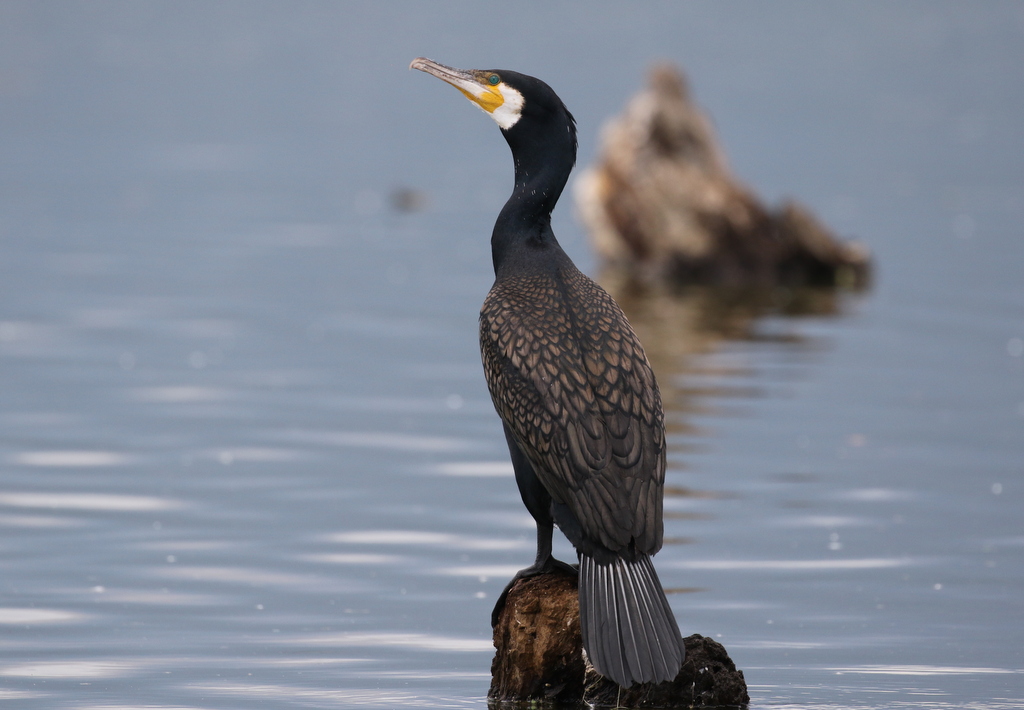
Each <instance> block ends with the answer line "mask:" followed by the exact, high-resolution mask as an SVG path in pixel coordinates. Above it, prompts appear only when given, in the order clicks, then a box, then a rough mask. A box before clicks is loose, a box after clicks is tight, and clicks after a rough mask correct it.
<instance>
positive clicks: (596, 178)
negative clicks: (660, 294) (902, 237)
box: [575, 64, 871, 288]
mask: <svg viewBox="0 0 1024 710" xmlns="http://www.w3.org/2000/svg"><path fill="white" fill-rule="evenodd" d="M575 193H576V194H575V197H576V204H577V208H578V210H579V213H580V216H581V218H582V220H583V222H584V224H585V226H586V227H587V229H588V231H589V233H590V236H591V239H592V242H593V244H594V246H595V249H596V250H597V253H598V254H599V256H600V258H601V259H602V260H603V261H604V262H605V263H604V266H605V267H606V269H607V268H609V267H610V268H612V269H614V270H618V271H624V272H625V273H626V275H627V276H628V279H629V280H632V281H636V282H639V283H647V284H650V283H652V282H653V283H658V282H673V283H678V284H684V285H685V284H709V285H723V286H774V285H786V286H842V287H852V288H856V287H860V286H863V285H865V284H866V283H867V282H868V277H869V274H870V269H871V262H870V256H869V254H868V252H867V250H866V248H864V247H863V246H861V245H858V244H855V243H849V242H842V241H840V240H838V239H837V238H836V237H834V236H833V235H832V234H831V233H830V231H829V230H828V228H827V227H825V226H824V225H823V224H821V223H820V222H819V221H818V220H817V219H816V218H815V216H814V215H813V214H811V213H810V212H809V211H808V210H807V209H806V208H805V207H802V206H801V205H799V204H797V203H795V202H788V203H785V204H783V205H782V206H781V207H778V208H775V209H772V208H768V207H765V206H764V205H762V204H761V202H760V201H759V200H758V199H757V198H756V197H755V196H754V195H753V194H752V193H751V192H750V191H749V190H748V189H747V188H746V187H744V186H743V185H742V184H740V183H739V182H738V181H737V180H736V179H735V178H734V177H733V176H732V175H731V174H730V173H729V169H728V167H727V165H726V161H725V157H724V155H723V153H722V151H721V149H720V148H719V147H718V145H717V143H716V140H715V135H714V131H713V129H712V127H711V122H710V121H709V120H708V118H707V117H706V116H705V115H704V114H703V113H702V112H701V111H700V109H699V108H698V107H697V106H695V105H694V104H693V103H692V102H691V100H690V97H689V92H688V90H687V86H686V80H685V78H684V76H683V75H682V73H681V72H680V71H679V70H678V69H676V68H675V67H674V66H672V65H670V64H661V65H657V66H655V67H654V68H653V69H652V70H651V73H650V78H649V84H648V86H647V87H646V88H645V89H643V90H642V91H641V92H640V93H639V94H637V95H636V96H635V97H634V98H633V100H632V101H630V103H629V105H628V106H627V107H626V110H625V111H624V112H623V114H622V115H621V116H620V117H618V118H616V119H614V120H612V121H611V122H610V123H609V124H608V125H607V126H606V127H605V129H604V131H603V137H602V147H601V154H600V157H599V159H598V161H597V164H596V165H594V166H592V167H590V168H588V169H587V170H586V171H584V172H583V173H582V174H581V176H580V178H579V179H578V180H577V183H576V188H575Z"/></svg>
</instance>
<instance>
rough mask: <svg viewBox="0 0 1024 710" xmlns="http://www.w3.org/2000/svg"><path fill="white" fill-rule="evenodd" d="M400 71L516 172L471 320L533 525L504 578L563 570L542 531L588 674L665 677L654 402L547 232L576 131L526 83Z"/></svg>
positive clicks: (668, 642) (675, 665)
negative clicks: (564, 554) (471, 123)
mask: <svg viewBox="0 0 1024 710" xmlns="http://www.w3.org/2000/svg"><path fill="white" fill-rule="evenodd" d="M409 67H410V68H411V69H419V70H421V71H424V72H427V73H428V74H432V75H434V76H436V77H438V78H439V79H442V80H444V81H446V82H448V83H449V84H451V85H452V86H454V87H455V88H457V89H458V90H459V91H461V92H462V93H463V94H465V95H466V97H467V98H468V99H469V100H470V101H472V102H473V103H475V104H477V105H478V106H479V107H480V108H482V109H483V110H484V111H485V112H487V113H488V114H490V116H491V118H493V119H494V120H495V121H496V122H497V124H498V126H499V127H500V128H501V132H502V135H504V136H505V140H506V141H508V144H509V147H510V148H511V149H512V157H513V159H514V162H515V188H514V189H513V191H512V196H511V197H510V198H509V199H508V202H506V203H505V206H504V207H503V208H502V210H501V213H500V214H499V215H498V220H497V222H496V223H495V225H494V231H493V233H492V235H491V256H492V259H493V262H494V274H495V280H494V286H493V287H492V288H491V291H490V293H489V294H488V295H487V298H486V300H485V301H484V304H483V308H482V309H481V311H480V350H481V354H482V357H483V364H484V373H485V374H486V377H487V386H488V389H489V390H490V393H491V399H492V401H493V402H494V407H495V409H496V410H497V411H498V414H499V416H500V417H501V420H502V422H503V424H504V429H505V438H506V440H507V441H508V447H509V452H510V453H511V457H512V464H513V466H514V468H515V475H516V483H517V484H518V486H519V491H520V493H521V495H522V498H523V502H524V503H525V504H526V507H527V509H529V511H530V513H531V514H532V515H533V517H534V519H535V520H536V521H537V559H536V561H535V562H534V564H533V565H531V566H530V567H527V568H526V569H524V570H521V571H520V572H519V573H518V574H517V575H516V579H519V578H521V577H526V576H530V575H536V574H541V573H543V572H547V571H551V570H554V569H556V568H563V569H569V570H570V571H571V572H572V573H573V574H576V573H577V570H576V569H575V568H574V567H570V566H569V565H567V564H566V563H564V562H560V561H558V560H556V559H555V558H554V557H553V556H552V554H551V535H552V529H553V524H557V525H558V527H559V529H560V530H562V532H563V533H564V534H565V536H566V537H567V538H568V539H569V541H570V542H571V543H572V544H573V546H574V547H575V548H576V551H577V553H578V555H579V570H578V574H579V599H580V625H581V630H582V633H583V647H584V649H586V652H587V656H588V658H589V659H590V662H591V664H592V665H593V666H594V668H595V669H596V670H597V671H598V673H600V674H601V675H604V676H606V677H608V678H611V679H612V680H614V681H615V682H616V683H618V684H619V685H621V686H625V687H628V686H630V685H632V684H633V683H645V682H652V681H654V682H660V681H666V680H672V679H674V678H675V677H676V675H677V673H678V672H679V669H680V666H681V665H682V662H683V656H684V653H685V651H684V646H683V642H682V638H681V636H680V634H679V627H678V626H677V625H676V621H675V617H673V615H672V609H671V608H670V607H669V604H668V600H667V599H666V598H665V592H664V590H663V589H662V587H661V582H660V581H659V580H658V575H657V573H656V572H655V571H654V566H653V565H652V563H651V555H653V554H654V553H656V552H657V551H658V550H659V549H661V544H662V498H663V488H664V482H665V427H664V413H663V411H662V406H661V395H660V393H659V391H658V385H657V383H656V382H655V380H654V373H653V372H652V371H651V366H650V364H649V363H648V361H647V357H646V356H645V355H644V351H643V348H642V347H641V345H640V341H639V340H638V339H637V336H636V334H635V333H634V332H633V329H632V328H631V327H630V325H629V323H628V322H627V320H626V317H625V315H624V314H623V313H622V310H621V309H620V308H619V306H618V304H616V303H615V301H614V300H613V299H612V297H611V296H609V295H608V293H607V292H606V291H605V290H604V289H602V288H601V287H600V286H598V285H597V284H596V283H594V282H593V281H592V280H590V279H589V278H587V277H586V276H585V275H583V274H582V273H581V272H580V271H579V270H578V269H577V268H576V266H575V265H574V264H573V262H572V261H571V260H570V259H569V257H568V256H567V255H566V253H565V252H564V251H562V248H561V247H560V246H559V245H558V242H557V241H556V240H555V235H554V233H553V232H552V231H551V211H552V210H553V209H554V207H555V203H556V202H557V201H558V197H559V195H560V194H561V193H562V189H563V188H564V187H565V183H566V181H567V180H568V178H569V173H570V172H571V171H572V168H573V165H574V164H575V162H576V122H575V120H574V119H573V117H572V114H570V113H569V111H568V109H566V107H565V104H563V103H562V100H561V99H560V98H559V97H558V96H557V95H556V94H555V92H554V91H552V89H551V88H550V87H549V86H548V85H547V84H545V83H544V82H542V81H540V80H539V79H535V78H534V77H531V76H526V75H524V74H520V73H517V72H513V71H505V70H500V71H497V70H495V71H490V70H488V71H481V70H461V69H453V68H452V67H447V66H444V65H443V64H438V63H437V62H433V61H431V60H429V59H425V58H422V57H420V58H418V59H415V60H413V62H412V63H411V64H410V65H409ZM514 581H515V580H513V582H514ZM510 587H511V583H510V584H509V587H506V590H505V593H506V594H507V592H508V589H509V588H510ZM504 596H505V595H504V594H503V595H502V599H499V600H498V605H497V606H496V607H495V611H494V615H493V616H492V625H493V624H495V623H496V622H497V614H498V613H499V612H500V611H501V607H502V606H503V603H504Z"/></svg>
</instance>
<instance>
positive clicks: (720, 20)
mask: <svg viewBox="0 0 1024 710" xmlns="http://www.w3.org/2000/svg"><path fill="white" fill-rule="evenodd" d="M0 13H2V17H3V21H2V22H0V33H2V41H0V111H2V112H3V117H2V124H0V125H2V126H3V129H2V133H0V140H2V141H3V150H2V151H0V176H2V180H3V191H2V193H0V195H2V196H0V205H2V210H0V239H2V245H3V246H2V250H3V251H2V254H3V259H2V261H0V270H2V271H0V391H2V397H0V466H2V468H0V528H2V537H0V555H2V556H0V699H3V701H4V703H5V707H11V708H60V707H74V708H129V707H132V708H134V707H140V706H146V707H157V708H251V707H267V708H278V707H281V708H285V707H352V706H368V707H404V706H418V707H482V706H483V705H484V704H485V701H484V699H483V698H484V696H485V694H486V689H487V685H488V681H489V675H488V670H489V662H490V656H491V649H490V640H489V629H488V623H487V620H488V615H489V612H490V608H491V606H492V605H493V603H494V600H495V598H496V595H497V594H498V593H499V592H500V590H501V589H502V587H503V586H504V584H505V582H506V581H507V579H508V578H509V577H510V576H511V575H512V574H513V573H514V572H515V570H517V569H519V568H520V567H522V566H525V565H526V564H527V563H528V562H529V561H530V560H531V559H532V547H533V530H532V526H531V522H530V520H529V518H528V516H527V514H526V512H525V510H524V509H523V507H522V504H521V503H520V502H519V500H518V496H517V493H516V491H515V485H514V481H513V479H512V477H511V470H510V467H509V465H508V463H507V453H506V451H505V446H504V441H503V439H502V436H501V433H500V428H499V425H498V420H497V418H496V416H495V415H494V414H493V412H492V409H491V405H490V402H489V400H488V397H487V393H486V390H485V388H484V385H483V380H482V376H481V372H480V366H479V359H478V354H477V350H476V347H477V346H476V331H475V329H476V312H477V309H478V307H479V303H480V302H481V300H482V298H483V295H484V294H485V293H486V291H487V288H488V287H489V284H490V276H489V273H490V272H489V269H490V265H489V253H488V248H487V244H486V237H487V235H488V234H489V232H490V226H491V223H492V222H493V218H494V215H495V214H496V212H497V210H498V209H499V208H500V205H501V203H502V201H503V199H504V196H505V193H506V192H507V190H508V188H509V185H510V181H511V165H510V161H509V159H508V155H507V149H506V147H505V145H504V143H503V142H502V141H501V139H500V137H499V136H498V133H497V129H496V128H495V127H494V126H493V125H491V122H489V121H487V120H486V119H485V118H484V117H483V116H481V115H479V114H478V113H477V112H476V111H475V110H474V109H472V107H471V106H469V105H468V104H467V103H466V102H465V101H463V100H462V99H461V98H460V97H459V96H458V95H457V93H455V92H453V91H451V90H450V89H449V88H448V87H446V86H444V85H443V84H441V83H440V82H436V81H432V80H430V79H429V78H428V77H425V76H422V75H419V74H415V75H414V74H410V73H408V72H406V71H405V66H406V65H407V63H408V61H409V59H411V58H412V57H414V56H418V55H421V54H425V55H427V56H431V57H434V58H436V59H438V60H441V61H444V62H446V63H451V64H454V65H466V66H476V65H487V66H498V67H502V66H507V67H512V68H516V69H521V70H523V71H527V72H534V73H538V74H541V75H543V76H544V78H546V79H547V80H548V81H549V82H550V83H552V84H553V85H554V86H555V87H556V89H557V90H559V92H560V93H561V94H562V96H563V98H564V99H565V100H566V101H567V103H568V104H569V106H570V108H571V109H572V110H573V111H574V113H575V114H576V116H577V118H578V119H579V120H580V128H581V149H582V152H581V163H584V164H586V163H587V162H589V161H590V160H591V159H592V156H593V153H594V150H595V146H596V141H597V135H598V130H599V127H600V123H601V121H602V120H604V118H606V117H607V116H609V115H611V114H612V113H614V112H616V111H617V110H618V109H619V108H620V107H621V105H622V103H623V101H624V100H625V99H626V98H627V97H628V96H629V95H630V94H631V93H632V92H633V91H634V90H635V88H636V87H637V85H638V83H639V81H640V80H641V77H642V74H643V71H644V69H645V67H646V65H647V64H648V63H649V62H650V61H652V60H653V59H657V58H662V57H669V58H672V59H674V60H676V61H678V62H680V63H681V64H682V65H683V66H684V67H686V69H687V70H688V71H689V72H690V75H691V79H692V82H693V85H694V91H695V92H696V94H697V96H698V98H699V99H700V101H701V103H702V104H703V105H705V106H707V107H709V109H710V110H711V111H712V113H713V115H714V118H715V121H716V123H717V125H718V128H719V130H720V133H721V136H722V139H723V142H724V143H725V147H726V149H727V151H728V152H729V154H730V157H731V159H732V162H733V165H734V168H735V169H736V171H737V173H738V174H740V175H741V176H743V177H744V178H745V179H746V180H748V181H749V182H750V184H751V185H752V186H753V187H754V188H755V189H756V190H757V191H758V192H760V193H761V194H762V195H765V196H767V197H768V198H769V199H776V198H779V197H781V196H784V195H789V194H792V195H796V196H798V197H799V198H800V199H801V200H803V201H804V202H806V203H807V204H809V205H810V206H811V207H812V208H814V209H815V210H816V211H817V212H818V213H819V214H821V215H822V216H823V218H824V219H825V220H826V221H827V222H829V223H830V224H832V225H833V226H835V227H836V228H837V229H839V230H840V231H841V232H842V233H844V234H850V235H855V236H857V237H859V238H861V239H863V240H864V241H865V242H866V243H867V244H868V245H869V246H870V247H871V248H872V250H873V251H874V253H875V254H876V257H877V261H878V265H879V270H878V279H877V283H876V284H875V286H874V287H873V288H872V289H871V290H870V291H869V292H867V293H865V294H860V295H846V296H842V297H839V298H838V299H834V298H830V297H829V296H828V295H823V294H790V295H786V294H775V295H774V296H773V298H774V301H773V302H771V303H768V304H763V303H754V304H752V303H751V302H749V301H742V300H741V301H738V302H735V301H730V300H728V298H724V299H723V298H722V297H717V296H714V295H709V294H701V293H697V294H690V295H689V296H687V297H685V298H676V299H668V298H664V297H655V298H652V299H646V300H644V299H635V298H632V297H630V296H629V295H628V294H622V301H623V304H624V306H626V308H627V310H628V311H629V313H630V315H631V317H632V319H633V320H634V322H635V324H636V326H637V329H638V330H639V331H640V333H641V336H642V338H643V339H644V341H645V343H646V344H647V347H648V351H649V354H650V355H651V359H652V361H653V362H654V364H655V367H656V369H657V371H658V374H659V377H660V380H661V383H662V387H663V389H664V391H665V399H666V403H667V405H668V408H669V411H668V417H669V423H670V445H671V451H670V471H669V474H668V478H669V480H668V484H669V491H668V496H667V498H666V511H667V515H666V537H667V539H668V544H666V546H665V549H664V550H663V551H662V552H661V553H660V554H659V556H658V557H657V560H656V561H657V566H658V569H659V571H660V573H661V576H662V579H663V581H664V582H665V584H666V586H667V587H669V588H670V590H671V592H672V593H671V595H670V598H671V601H672V604H673V608H674V609H675V611H676V615H677V617H678V619H679V621H680V625H681V626H682V627H683V629H685V632H686V633H691V632H699V633H703V634H705V635H711V636H714V637H716V638H719V639H720V640H721V641H722V642H723V643H724V644H725V645H726V647H727V648H728V649H729V651H730V653H731V654H732V656H733V658H734V659H735V660H736V662H737V664H738V665H739V667H740V668H742V669H744V671H745V672H746V676H747V679H748V682H749V683H750V691H751V696H752V698H753V706H754V707H763V708H788V707H801V708H891V707H929V708H982V709H986V710H987V709H995V708H1010V707H1024V657H1022V652H1021V641H1022V626H1021V621H1020V619H1021V618H1024V608H1022V607H1024V601H1022V600H1024V596H1022V594H1021V590H1022V589H1024V584H1022V583H1024V527H1022V517H1021V510H1022V498H1024V285H1022V284H1024V280H1022V278H1021V275H1022V273H1024V271H1022V267H1024V241H1022V240H1021V238H1020V228H1021V224H1022V222H1024V174H1022V172H1021V164H1020V159H1019V156H1020V155H1021V154H1024V151H1022V148H1024V130H1022V129H1021V126H1022V125H1024V121H1022V120H1021V119H1022V118H1024V92H1022V89H1021V87H1022V85H1021V83H1020V82H1019V73H1020V69H1021V68H1022V67H1024V14H1022V12H1021V8H1020V6H1019V5H1017V4H1012V3H1011V4H999V3H988V4H986V5H984V6H976V5H968V4H942V3H928V4H902V5H899V6H892V5H888V4H858V5H856V6H848V7H825V6H819V5H817V4H801V3H795V4H781V5H780V4H772V5H766V6H753V7H752V6H747V5H731V4H718V3H715V4H690V5H686V6H684V7H676V6H675V5H672V4H654V5H650V6H645V7H644V8H634V7H628V6H627V7H618V6H616V5H598V6H595V5H593V4H587V5H583V4H561V5H554V6H547V5H538V4H526V5H523V6H519V7H517V8H513V9H498V8H492V9H490V10H489V11H488V12H486V13H485V12H483V11H482V10H480V9H479V8H474V11H473V12H471V13H467V12H466V6H464V5H461V4H458V3H450V4H449V3H436V4H431V5H430V6H420V5H418V4H411V3H410V4H399V5H394V6H387V7H385V6H381V7H380V8H377V7H376V6H372V5H367V6H350V5H336V6H335V5H319V4H300V5H289V6H275V5H263V4H244V5H243V4H237V5H236V4H221V5H217V6H214V7H209V8H207V7H202V6H180V5H178V4H161V3H152V4H147V5H144V6H140V5H136V4H130V3H129V4H118V3H113V4H92V3H90V4H77V5H76V4H64V5H61V6H60V7H59V8H56V7H51V6H45V5H38V4H34V3H6V4H4V5H3V6H2V8H0ZM568 24H571V25H572V27H573V29H572V31H568V30H566V29H565V28H566V26H567V25H568ZM483 28H487V31H483ZM409 189H411V190H415V191H416V193H415V194H419V195H422V196H423V199H425V201H426V203H425V206H424V208H423V209H420V210H413V211H402V210H400V209H397V208H396V207H395V206H394V204H393V197H394V195H395V194H396V191H400V190H409ZM565 203H566V204H564V205H563V206H562V207H561V209H560V211H559V212H558V213H557V215H556V223H555V228H556V232H557V233H558V234H559V235H560V238H561V240H562V242H563V243H564V244H565V245H566V248H567V249H568V250H569V251H570V253H571V254H572V255H573V256H574V258H576V259H577V261H578V262H579V263H580V265H581V266H582V267H584V268H586V269H587V270H589V271H591V272H595V271H596V268H595V264H594V263H593V262H592V260H591V257H590V256H589V252H588V249H587V246H586V241H585V237H584V236H583V234H582V232H581V229H580V228H579V226H578V225H577V224H576V223H575V222H574V221H573V219H572V215H571V211H572V210H571V208H570V206H569V200H568V199H566V200H565ZM557 552H558V553H559V554H560V555H561V556H562V557H563V558H568V557H571V555H570V553H569V550H568V548H567V546H566V545H565V543H564V542H561V543H560V546H559V547H558V550H557Z"/></svg>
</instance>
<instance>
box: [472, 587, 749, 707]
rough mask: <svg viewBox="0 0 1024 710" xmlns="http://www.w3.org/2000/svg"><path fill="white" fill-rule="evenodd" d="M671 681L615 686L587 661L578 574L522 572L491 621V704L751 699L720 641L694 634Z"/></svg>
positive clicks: (677, 703) (682, 703)
mask: <svg viewBox="0 0 1024 710" xmlns="http://www.w3.org/2000/svg"><path fill="white" fill-rule="evenodd" d="M684 642H685V644H686V660H685V661H684V662H683V667H682V669H681V670H680V671H679V675H678V676H676V678H675V680H673V681H671V682H667V683H646V684H639V685H634V686H633V687H631V688H620V687H619V686H618V685H616V684H615V683H614V682H613V681H610V680H608V679H607V678H604V677H602V676H600V675H598V674H597V673H596V672H595V671H594V669H593V668H592V667H590V665H589V664H588V663H587V662H586V658H585V656H584V653H583V644H582V636H581V635H580V617H579V598H578V592H577V586H576V578H575V577H573V576H572V575H569V574H567V573H565V572H552V573H548V574H543V575H538V576H536V577H529V578H527V579H521V580H519V581H517V582H516V583H515V585H513V587H512V589H511V590H510V591H509V594H508V598H507V599H506V601H505V606H504V608H503V609H502V610H501V613H500V614H499V617H498V624H497V626H495V627H494V647H495V649H496V651H495V654H494V661H493V662H492V663H491V689H490V691H489V692H488V694H487V697H488V699H489V701H490V702H491V704H492V706H494V705H501V704H505V703H537V702H541V703H544V702H548V703H553V704H558V705H563V706H574V705H582V704H587V705H590V706H594V707H605V706H607V707H614V706H616V704H617V705H618V706H620V707H636V708H644V707H648V708H655V707H656V708H701V707H715V706H728V705H731V706H743V705H746V704H747V703H749V702H750V697H749V696H748V694H747V685H746V682H745V681H744V678H743V671H739V670H737V669H736V666H735V664H734V663H733V662H732V660H731V659H730V658H729V654H728V653H727V652H726V650H725V648H724V647H723V646H722V645H721V644H720V643H718V642H716V641H713V640H712V639H709V638H705V637H703V636H700V635H699V634H694V635H693V636H689V637H687V638H686V639H684Z"/></svg>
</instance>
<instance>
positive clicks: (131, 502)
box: [0, 493, 184, 511]
mask: <svg viewBox="0 0 1024 710" xmlns="http://www.w3.org/2000/svg"><path fill="white" fill-rule="evenodd" d="M0 505H8V506H12V507H17V508H56V509H64V510H110V511H149V510H174V509H177V508H181V507H183V506H184V504H183V503H182V502H181V501H178V500H173V499H170V498H155V497H153V496H132V495H121V494H115V493H0Z"/></svg>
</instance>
